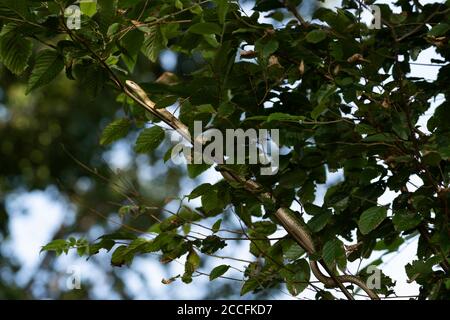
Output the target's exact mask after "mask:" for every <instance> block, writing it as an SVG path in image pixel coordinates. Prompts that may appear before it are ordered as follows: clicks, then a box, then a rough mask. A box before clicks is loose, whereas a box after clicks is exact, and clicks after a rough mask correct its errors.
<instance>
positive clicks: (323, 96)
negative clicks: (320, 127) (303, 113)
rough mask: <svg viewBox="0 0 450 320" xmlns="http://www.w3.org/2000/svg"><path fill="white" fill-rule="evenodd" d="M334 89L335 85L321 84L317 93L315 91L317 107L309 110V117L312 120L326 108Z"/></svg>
mask: <svg viewBox="0 0 450 320" xmlns="http://www.w3.org/2000/svg"><path fill="white" fill-rule="evenodd" d="M335 91H336V87H335V86H334V85H323V86H322V87H321V88H320V89H319V91H318V93H317V107H315V108H314V110H313V111H311V117H312V118H313V119H314V120H317V118H318V117H319V116H320V115H321V114H322V113H323V112H324V111H325V110H326V109H327V108H328V101H329V98H330V97H331V95H332V94H333V93H334V92H335Z"/></svg>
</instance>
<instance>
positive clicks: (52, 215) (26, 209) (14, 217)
mask: <svg viewBox="0 0 450 320" xmlns="http://www.w3.org/2000/svg"><path fill="white" fill-rule="evenodd" d="M378 2H379V3H387V4H389V3H391V1H378ZM420 2H421V3H423V4H425V3H428V2H434V1H420ZM326 3H327V6H329V7H334V6H335V5H336V4H337V3H338V1H327V2H326ZM244 9H245V11H246V12H247V13H248V14H251V3H247V4H245V5H244ZM362 17H363V19H364V21H369V19H370V15H369V14H368V13H366V14H364V15H363V16H362ZM432 58H439V56H437V54H436V53H435V52H434V51H433V50H432V49H428V50H426V51H424V52H422V53H421V55H420V56H419V58H418V59H417V61H415V63H424V64H427V63H430V60H431V59H432ZM175 60H176V57H175V56H174V54H173V53H172V52H170V51H165V52H163V53H162V55H161V62H162V66H163V68H165V69H166V70H169V71H170V70H172V69H173V68H174V67H175ZM411 69H412V70H411V74H410V75H411V76H418V77H421V76H423V75H426V78H427V79H430V80H433V79H436V77H437V71H438V68H436V67H430V66H423V65H412V66H411ZM439 99H442V97H440V98H438V99H437V102H435V103H432V108H430V110H429V111H427V112H426V114H425V115H424V116H422V117H421V119H420V121H419V125H421V126H422V130H423V131H424V132H427V130H426V122H427V120H428V119H429V117H430V116H431V115H432V114H433V112H434V108H435V107H436V106H437V105H438V104H439V103H440V102H439ZM0 118H1V108H0ZM104 158H105V161H107V162H108V163H110V164H111V165H112V167H114V168H117V169H121V168H124V167H126V166H128V165H129V163H130V161H132V159H131V156H130V149H129V146H128V145H127V144H126V143H124V142H118V143H116V144H115V145H114V146H113V148H112V149H111V150H110V151H108V152H106V153H105V157H104ZM112 159H114V160H112ZM138 163H140V165H139V168H140V170H139V172H140V174H139V176H140V178H141V179H143V180H144V181H150V180H151V178H152V176H154V175H155V174H156V171H158V170H161V167H160V168H158V166H161V164H158V165H157V166H154V167H151V168H149V167H148V166H147V162H146V161H145V158H142V159H140V160H139V159H138ZM220 178H221V176H220V175H219V173H218V172H216V171H215V170H214V169H210V170H208V171H207V172H205V173H204V174H202V175H201V177H200V182H199V183H201V182H209V183H214V182H216V181H218V180H219V179H220ZM340 179H342V173H341V172H337V173H328V179H327V185H329V184H331V183H333V182H334V183H336V182H338V181H339V180H340ZM413 182H414V184H416V185H421V184H422V182H421V181H420V178H418V177H416V178H415V179H414V181H413ZM181 185H183V189H184V190H182V193H183V192H184V194H188V193H190V191H191V190H192V189H193V188H194V187H195V186H196V182H194V181H191V180H190V179H188V178H184V180H183V182H182V184H181ZM327 185H323V186H320V187H319V189H318V197H317V198H318V199H317V201H316V202H317V204H320V202H321V198H322V197H323V195H324V192H325V191H326V188H327ZM412 189H413V187H411V190H412ZM395 196H396V194H395V193H393V192H390V191H388V192H386V193H385V194H384V195H383V196H382V197H381V198H380V199H379V201H380V203H381V204H388V203H391V202H392V200H393V199H394V197H395ZM171 205H175V204H171ZM189 205H191V206H199V205H200V203H199V202H198V200H194V201H191V202H190V203H189ZM7 209H8V212H9V213H10V215H11V219H10V230H11V235H12V236H11V240H10V241H9V242H8V244H7V245H6V246H3V248H2V250H5V251H6V252H8V251H9V252H10V253H11V254H13V255H15V256H16V258H17V259H18V261H20V263H21V265H22V268H21V270H20V271H19V273H18V274H17V279H18V281H19V283H22V284H23V283H26V282H27V281H28V280H29V278H30V276H32V275H33V272H34V271H35V267H36V266H37V265H38V264H39V261H40V260H41V259H42V258H43V255H42V254H40V253H39V251H40V248H41V247H42V246H43V245H45V244H46V243H48V241H50V240H51V237H52V234H54V232H56V229H57V228H58V226H59V225H60V224H61V223H62V222H63V221H70V220H71V219H73V217H74V215H75V208H73V206H72V205H71V204H70V203H69V202H68V201H67V199H64V198H63V197H62V196H61V195H60V194H59V192H58V190H57V189H56V188H55V187H49V188H47V189H46V190H42V191H31V192H28V191H27V190H17V192H15V193H14V194H11V195H9V196H8V198H7ZM293 209H298V208H296V207H295V206H294V207H293ZM96 232H97V233H98V236H100V235H101V230H92V231H91V233H92V236H93V235H95V233H96ZM279 234H280V235H283V234H284V232H283V231H280V233H279ZM416 249H417V240H412V241H409V242H407V243H405V244H403V245H402V247H401V248H400V252H395V253H393V254H390V255H387V256H385V257H384V258H383V261H384V264H383V266H382V270H383V272H384V273H385V274H387V275H388V276H390V277H391V278H392V279H394V280H395V281H397V285H396V288H395V289H396V292H397V294H398V295H399V296H409V295H416V294H417V293H418V288H419V287H418V285H417V284H415V283H412V284H408V283H407V282H406V280H407V279H406V274H405V271H404V265H406V264H407V263H409V262H411V261H412V260H414V257H415V253H416ZM221 255H223V256H227V255H230V256H239V258H241V259H250V260H251V259H252V257H251V256H250V254H249V252H248V244H246V243H241V244H233V245H229V246H228V247H226V248H225V249H224V251H223V252H221ZM375 256H376V255H374V257H375ZM372 258H373V257H372ZM99 259H100V260H103V261H104V262H105V265H108V259H109V254H106V253H101V254H100V256H99ZM57 261H58V266H59V272H60V275H61V276H62V277H63V278H64V277H67V276H68V273H67V270H68V269H70V268H71V267H76V268H78V269H79V270H81V279H82V283H83V281H92V282H95V284H96V286H95V290H94V296H95V297H97V298H106V299H114V298H116V297H114V296H111V294H110V290H109V285H110V283H109V279H108V278H107V276H106V275H104V274H103V273H102V272H101V270H98V269H96V268H95V267H93V264H92V263H91V262H89V261H85V260H84V259H79V258H77V257H75V255H74V254H69V255H68V256H62V257H60V258H58V260H57ZM223 263H225V262H223V261H217V260H212V261H210V263H209V265H206V266H204V270H205V271H209V270H211V269H212V268H213V267H214V266H216V265H220V264H223ZM228 263H229V262H228ZM233 265H234V266H236V267H242V266H243V265H245V264H244V263H242V264H241V265H239V264H236V263H234V262H233ZM357 268H358V263H357V262H355V263H351V264H350V265H349V270H350V271H352V272H355V271H356V270H357ZM133 270H138V271H140V272H141V273H142V275H143V276H144V277H145V281H143V279H142V278H141V277H140V276H139V275H137V274H136V273H135V272H131V271H129V270H126V269H121V270H120V271H119V272H121V273H123V275H124V277H125V279H126V282H127V284H128V286H129V289H130V293H131V294H132V295H133V296H134V297H135V298H136V299H145V298H159V299H174V298H178V299H197V298H202V297H203V295H204V293H205V292H204V290H203V288H205V287H206V286H208V285H210V284H209V280H208V279H207V278H206V277H199V278H198V279H195V281H194V282H193V283H192V284H190V285H185V284H183V283H182V282H181V281H176V282H175V283H173V284H171V285H163V284H162V283H161V280H162V279H163V278H170V277H171V276H173V275H176V274H179V273H183V270H184V265H183V259H180V260H179V262H175V263H173V264H172V267H171V268H170V273H167V269H166V268H163V267H162V266H161V265H160V264H159V262H158V261H157V259H155V258H152V259H148V258H137V259H136V260H135V261H134V262H133ZM230 275H233V273H232V272H230ZM234 275H235V276H240V275H239V273H237V272H236V273H235V274H234ZM49 279H50V278H49ZM47 280H48V279H47ZM47 280H46V279H44V281H47ZM216 281H223V280H216ZM300 297H302V298H306V299H312V298H314V293H313V292H308V291H306V292H304V293H302V294H301V295H300ZM43 298H45V297H43ZM272 298H274V299H293V297H291V296H290V295H289V294H287V293H286V292H278V293H276V294H275V295H274V296H273V297H272Z"/></svg>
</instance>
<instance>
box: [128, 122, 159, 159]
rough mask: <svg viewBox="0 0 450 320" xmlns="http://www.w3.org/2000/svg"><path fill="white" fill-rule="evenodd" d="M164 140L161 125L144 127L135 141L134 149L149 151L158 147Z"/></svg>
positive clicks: (140, 151) (141, 151)
mask: <svg viewBox="0 0 450 320" xmlns="http://www.w3.org/2000/svg"><path fill="white" fill-rule="evenodd" d="M163 140H164V130H163V129H162V128H161V127H158V126H153V127H151V128H149V129H144V130H143V131H142V132H141V134H140V135H139V137H138V138H137V141H136V146H135V151H136V152H137V153H149V152H152V151H153V150H155V149H156V148H158V146H159V145H160V144H161V142H163Z"/></svg>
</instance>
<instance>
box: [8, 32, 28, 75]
mask: <svg viewBox="0 0 450 320" xmlns="http://www.w3.org/2000/svg"><path fill="white" fill-rule="evenodd" d="M31 48H32V44H31V41H30V40H28V39H27V38H25V37H24V36H23V35H21V34H19V33H18V32H17V31H16V25H14V24H11V23H10V24H8V25H6V26H4V27H3V29H2V32H1V34H0V60H1V62H2V63H3V64H4V65H5V67H6V68H8V69H9V70H10V71H11V72H12V73H14V74H17V75H20V74H21V73H22V72H23V71H24V70H25V69H26V68H27V66H28V59H29V58H30V56H31Z"/></svg>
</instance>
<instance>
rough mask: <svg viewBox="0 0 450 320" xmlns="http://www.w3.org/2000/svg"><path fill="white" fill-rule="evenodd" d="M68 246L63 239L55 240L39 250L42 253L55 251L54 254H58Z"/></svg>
mask: <svg viewBox="0 0 450 320" xmlns="http://www.w3.org/2000/svg"><path fill="white" fill-rule="evenodd" d="M67 246H68V244H67V241H66V240H63V239H57V240H53V241H52V242H50V243H48V244H46V245H45V246H43V247H42V248H41V252H42V251H56V253H58V254H60V253H61V252H63V250H65V249H66V248H67Z"/></svg>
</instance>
